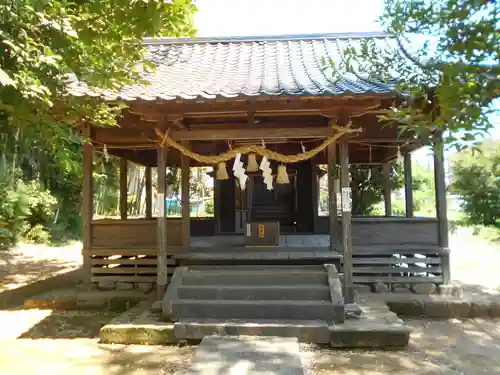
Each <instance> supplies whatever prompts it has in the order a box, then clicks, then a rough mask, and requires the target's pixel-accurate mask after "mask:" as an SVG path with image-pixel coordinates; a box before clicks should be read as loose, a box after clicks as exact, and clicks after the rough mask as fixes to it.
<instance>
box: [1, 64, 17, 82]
mask: <svg viewBox="0 0 500 375" xmlns="http://www.w3.org/2000/svg"><path fill="white" fill-rule="evenodd" d="M0 85H2V86H14V87H15V86H16V83H15V82H14V80H13V79H12V78H10V77H9V75H8V74H7V72H5V71H4V70H3V69H1V68H0Z"/></svg>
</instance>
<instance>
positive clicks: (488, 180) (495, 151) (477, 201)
mask: <svg viewBox="0 0 500 375" xmlns="http://www.w3.org/2000/svg"><path fill="white" fill-rule="evenodd" d="M479 150H480V151H479V152H478V151H475V150H464V151H461V152H460V153H458V154H457V155H455V156H454V158H453V159H452V183H451V186H450V191H451V192H452V193H454V194H457V195H458V196H459V197H460V198H461V199H462V208H463V210H464V212H465V213H466V214H467V215H468V217H469V219H470V221H471V223H473V224H485V225H494V224H497V222H498V219H499V218H500V142H498V141H491V140H490V141H485V142H484V143H482V144H480V145H479Z"/></svg>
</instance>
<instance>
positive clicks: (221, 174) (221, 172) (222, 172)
mask: <svg viewBox="0 0 500 375" xmlns="http://www.w3.org/2000/svg"><path fill="white" fill-rule="evenodd" d="M215 178H216V179H217V180H229V175H228V174H227V169H226V163H225V162H223V161H221V162H219V163H218V164H217V172H216V174H215Z"/></svg>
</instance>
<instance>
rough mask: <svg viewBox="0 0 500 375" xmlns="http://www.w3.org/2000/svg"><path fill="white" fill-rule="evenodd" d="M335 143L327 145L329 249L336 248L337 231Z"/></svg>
mask: <svg viewBox="0 0 500 375" xmlns="http://www.w3.org/2000/svg"><path fill="white" fill-rule="evenodd" d="M336 151H337V145H336V144H335V143H331V144H330V145H329V146H328V150H327V153H328V170H327V172H328V212H329V217H330V226H329V233H330V249H331V250H335V249H336V248H337V243H338V238H339V233H338V225H337V191H336V189H335V178H337V176H336V174H337V170H336V169H337V155H336Z"/></svg>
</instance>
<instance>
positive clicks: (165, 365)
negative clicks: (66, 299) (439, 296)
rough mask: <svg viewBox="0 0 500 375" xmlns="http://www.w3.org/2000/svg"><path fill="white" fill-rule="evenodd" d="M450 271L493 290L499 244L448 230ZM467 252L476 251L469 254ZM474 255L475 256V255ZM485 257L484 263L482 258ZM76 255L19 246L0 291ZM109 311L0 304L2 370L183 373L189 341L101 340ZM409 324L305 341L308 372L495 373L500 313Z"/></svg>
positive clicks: (498, 276)
mask: <svg viewBox="0 0 500 375" xmlns="http://www.w3.org/2000/svg"><path fill="white" fill-rule="evenodd" d="M451 245H452V269H453V275H454V279H455V280H457V281H461V282H463V283H464V284H467V287H468V288H471V289H477V288H481V289H483V290H488V291H489V292H490V293H494V292H496V288H498V287H499V286H500V272H499V270H500V247H499V246H496V245H491V244H486V243H480V242H478V241H477V239H474V237H473V236H471V235H470V233H468V232H462V233H458V234H457V235H454V236H453V237H452V238H451ZM471 252H474V257H473V258H471V256H470V255H471ZM474 259H478V261H474ZM484 259H488V262H487V265H485V263H484V261H483V262H479V260H484ZM79 263H80V245H79V244H74V245H72V246H68V247H64V248H45V247H39V246H33V245H28V246H26V245H24V246H22V247H19V248H18V249H17V250H16V252H14V253H11V254H10V255H9V256H8V257H7V256H6V255H5V254H4V255H3V256H2V254H0V293H1V292H2V291H4V290H7V289H12V288H15V287H18V286H21V285H23V284H26V283H29V282H32V281H35V280H38V279H40V278H44V277H48V276H50V275H54V274H57V273H58V272H61V271H62V270H64V269H67V268H74V267H77V266H78V265H79ZM114 316H115V314H114V313H111V312H91V311H51V310H23V309H13V310H4V311H1V310H0V374H1V375H4V374H5V375H10V374H18V375H24V374H30V375H38V374H54V375H58V374H65V375H67V374H68V373H71V374H72V375H80V374H81V375H83V374H85V375H88V374H98V375H99V374H103V375H104V374H111V375H115V374H116V375H118V374H120V375H121V374H125V375H129V374H130V375H136V374H138V375H150V374H151V375H152V374H155V375H158V374H163V375H173V374H175V375H181V374H182V373H183V371H184V370H185V369H186V368H187V367H188V366H189V361H190V359H191V357H192V355H193V354H194V351H195V349H196V348H195V347H192V346H180V347H179V346H169V347H166V346H161V347H157V346H135V345H130V346H123V345H104V344H99V343H98V339H97V336H98V333H99V329H100V328H101V327H102V326H103V325H105V324H106V323H108V322H109V321H110V320H111V319H112V318H113V317H114ZM408 324H409V325H411V326H412V327H413V328H414V332H413V334H412V340H411V343H410V345H409V347H408V348H407V349H405V350H402V351H376V352H375V351H361V350H359V351H333V350H329V349H324V348H318V347H315V346H311V345H302V356H303V362H304V365H305V368H306V375H327V374H344V375H382V374H384V375H385V374H389V373H393V374H396V375H403V374H422V375H431V374H432V375H438V374H439V375H459V374H462V375H463V374H467V375H469V374H470V375H490V374H491V375H493V374H500V320H487V321H484V320H466V321H460V320H446V321H428V320H410V321H408Z"/></svg>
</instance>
